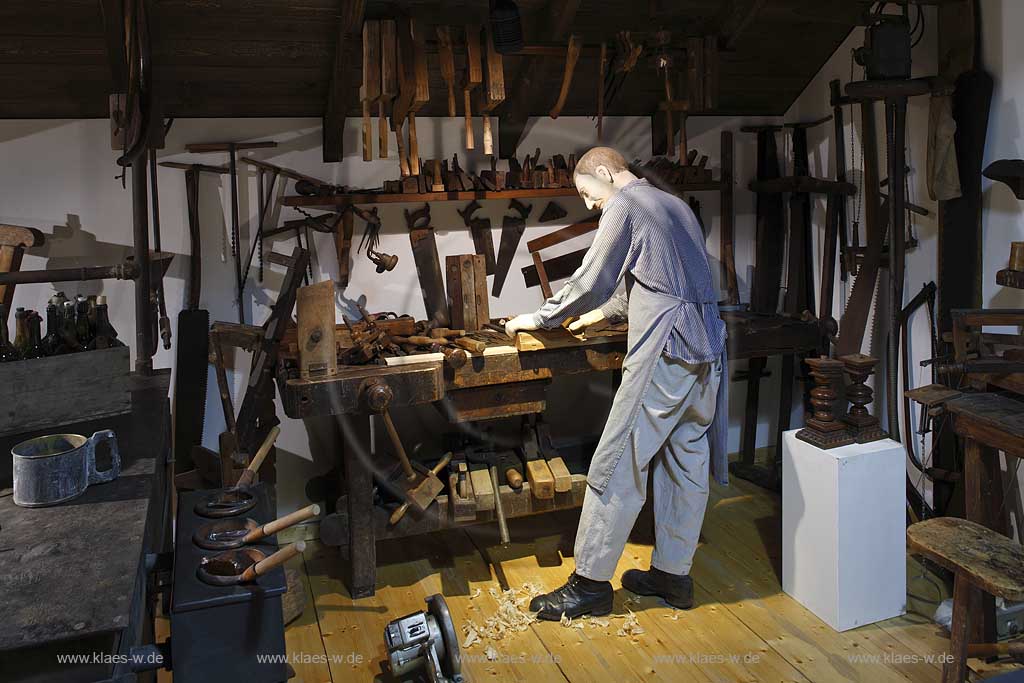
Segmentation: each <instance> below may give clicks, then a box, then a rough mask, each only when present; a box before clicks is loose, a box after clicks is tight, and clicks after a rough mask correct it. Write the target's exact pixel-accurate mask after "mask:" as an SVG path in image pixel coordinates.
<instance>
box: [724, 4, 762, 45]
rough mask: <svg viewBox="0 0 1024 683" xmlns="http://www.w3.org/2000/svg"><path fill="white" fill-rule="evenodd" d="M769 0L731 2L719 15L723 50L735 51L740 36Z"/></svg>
mask: <svg viewBox="0 0 1024 683" xmlns="http://www.w3.org/2000/svg"><path fill="white" fill-rule="evenodd" d="M767 4H768V0H729V2H727V3H726V5H725V6H724V7H723V8H722V11H721V13H720V14H719V24H718V25H719V26H720V27H721V28H720V29H719V35H721V36H722V42H721V45H722V48H723V49H725V50H735V49H736V45H737V43H738V42H739V39H740V36H741V35H742V33H743V32H744V31H746V30H747V29H748V28H749V27H750V25H751V24H752V23H754V19H756V18H757V14H758V12H760V11H761V10H762V9H763V8H764V6H765V5H767Z"/></svg>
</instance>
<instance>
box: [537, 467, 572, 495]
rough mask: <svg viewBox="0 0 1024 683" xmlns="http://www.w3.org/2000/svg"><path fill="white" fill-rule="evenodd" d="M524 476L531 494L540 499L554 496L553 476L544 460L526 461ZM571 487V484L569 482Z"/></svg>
mask: <svg viewBox="0 0 1024 683" xmlns="http://www.w3.org/2000/svg"><path fill="white" fill-rule="evenodd" d="M526 478H527V479H528V480H529V482H530V488H531V490H532V491H533V495H535V496H536V497H537V498H540V499H541V500H546V499H548V498H554V497H555V477H554V475H553V474H551V470H550V469H549V468H548V463H547V462H546V461H544V460H527V461H526ZM570 487H571V484H570Z"/></svg>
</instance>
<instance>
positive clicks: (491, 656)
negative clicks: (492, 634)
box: [484, 645, 498, 662]
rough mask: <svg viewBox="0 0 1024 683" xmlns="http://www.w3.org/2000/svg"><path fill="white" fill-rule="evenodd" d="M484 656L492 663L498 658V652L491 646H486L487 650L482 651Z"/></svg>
mask: <svg viewBox="0 0 1024 683" xmlns="http://www.w3.org/2000/svg"><path fill="white" fill-rule="evenodd" d="M484 656H486V657H487V661H489V662H493V661H494V660H495V659H497V658H498V651H497V650H495V649H494V646H493V645H488V646H487V649H486V650H484Z"/></svg>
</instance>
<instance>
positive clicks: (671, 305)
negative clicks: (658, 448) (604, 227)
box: [587, 283, 729, 493]
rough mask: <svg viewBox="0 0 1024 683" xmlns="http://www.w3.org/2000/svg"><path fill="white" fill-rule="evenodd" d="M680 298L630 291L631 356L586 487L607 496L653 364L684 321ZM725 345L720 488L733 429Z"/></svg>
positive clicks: (715, 437)
mask: <svg viewBox="0 0 1024 683" xmlns="http://www.w3.org/2000/svg"><path fill="white" fill-rule="evenodd" d="M685 303H686V302H685V301H684V300H683V299H680V298H679V297H676V296H672V295H671V294H665V293H662V292H655V291H653V290H650V289H647V288H646V287H644V286H643V285H641V284H639V283H635V284H634V286H632V287H630V288H629V332H628V335H627V339H626V347H627V349H626V357H625V359H624V360H623V362H622V383H621V384H620V385H619V388H618V391H616V392H615V399H614V400H613V401H612V407H611V410H610V411H609V413H608V421H607V423H606V424H605V427H604V431H603V432H602V433H601V440H600V441H599V442H598V444H597V449H596V450H595V451H594V457H593V459H592V460H591V462H590V471H589V472H588V473H587V483H588V484H589V485H590V486H591V487H593V488H594V489H595V490H596V491H597V492H598V493H604V490H605V487H607V485H608V480H609V479H611V476H612V472H614V471H615V467H616V465H618V463H619V460H620V459H621V458H622V453H623V451H624V450H625V448H626V443H627V440H628V439H629V438H630V433H631V432H632V431H633V426H634V425H635V424H636V420H637V416H638V415H639V413H640V408H641V407H642V405H643V399H644V395H645V394H646V393H647V388H648V387H649V386H650V384H651V377H652V376H653V374H654V366H655V364H656V363H657V362H658V359H659V358H660V357H661V354H662V351H664V350H665V345H666V344H667V342H668V338H669V335H670V334H672V330H673V329H674V328H675V327H676V325H677V324H679V323H680V321H681V318H682V306H683V304H685ZM727 346H728V345H724V347H723V351H722V355H721V362H722V380H721V382H719V385H718V397H717V400H716V406H715V419H714V421H713V422H712V424H711V427H710V428H709V429H708V445H709V451H710V464H711V467H710V469H711V475H712V476H713V477H714V478H715V481H717V482H718V483H719V484H722V485H726V484H728V483H729V467H728V453H727V450H726V440H725V439H726V434H727V429H728V415H729V413H728V409H727V406H728V391H727V387H728V385H729V376H728V374H727V373H728V369H727V367H726V362H725V361H726V351H725V350H724V349H725V348H727Z"/></svg>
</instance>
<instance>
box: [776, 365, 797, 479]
mask: <svg viewBox="0 0 1024 683" xmlns="http://www.w3.org/2000/svg"><path fill="white" fill-rule="evenodd" d="M779 374H780V375H782V376H781V377H780V378H779V425H778V429H777V430H776V434H775V462H776V464H777V463H781V462H782V433H783V432H786V431H789V425H790V420H791V418H792V416H793V378H794V376H795V374H796V356H795V355H794V354H792V353H786V354H783V356H782V371H781V372H780V373H779ZM780 474H781V472H780Z"/></svg>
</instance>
